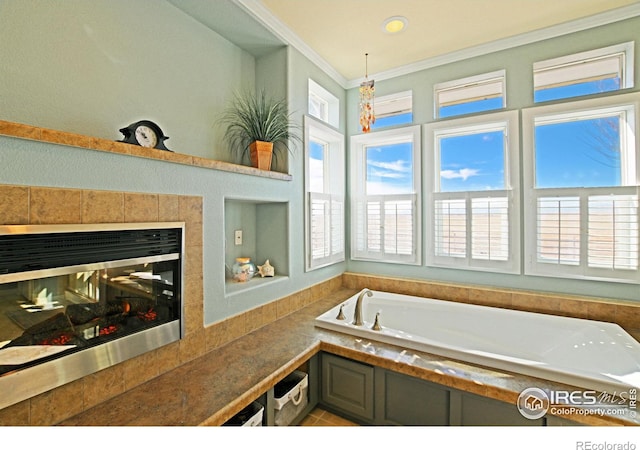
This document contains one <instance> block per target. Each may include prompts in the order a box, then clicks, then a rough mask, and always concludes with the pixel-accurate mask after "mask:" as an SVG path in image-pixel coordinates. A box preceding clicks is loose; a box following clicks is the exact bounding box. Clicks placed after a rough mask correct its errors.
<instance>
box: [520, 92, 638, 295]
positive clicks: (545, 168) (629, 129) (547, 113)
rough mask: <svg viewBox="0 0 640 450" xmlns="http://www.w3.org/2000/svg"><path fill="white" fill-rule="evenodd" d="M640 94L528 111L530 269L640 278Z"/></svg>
mask: <svg viewBox="0 0 640 450" xmlns="http://www.w3.org/2000/svg"><path fill="white" fill-rule="evenodd" d="M638 107H640V95H638V94H630V95H617V96H610V97H606V98H601V99H592V100H583V101H577V102H572V103H564V104H556V105H548V106H539V107H536V108H531V109H528V110H524V111H523V133H524V143H525V148H524V150H525V163H524V167H525V168H526V169H527V170H526V171H525V186H526V187H530V188H531V189H527V191H526V192H527V195H526V196H525V201H526V204H527V205H528V206H529V207H528V208H526V211H525V220H526V222H525V230H526V235H527V242H526V243H525V245H526V247H525V248H526V250H525V251H526V261H527V267H526V272H527V273H530V274H539V275H548V276H558V277H572V278H585V279H601V280H609V281H611V280H617V281H624V282H634V283H638V282H640V276H639V273H640V272H639V270H638V269H639V267H638V265H639V242H638V240H639V234H638V233H639V227H638V223H639V216H638V212H639V211H640V209H639V206H638V194H639V183H638V173H639V172H640V170H639V169H638V164H639V158H638V137H637V130H638Z"/></svg>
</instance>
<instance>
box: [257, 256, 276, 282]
mask: <svg viewBox="0 0 640 450" xmlns="http://www.w3.org/2000/svg"><path fill="white" fill-rule="evenodd" d="M258 273H259V274H260V276H261V277H262V278H264V277H272V276H274V275H275V274H276V270H275V269H274V268H273V266H272V265H271V264H269V260H268V259H267V260H266V261H265V263H264V264H263V265H261V266H258Z"/></svg>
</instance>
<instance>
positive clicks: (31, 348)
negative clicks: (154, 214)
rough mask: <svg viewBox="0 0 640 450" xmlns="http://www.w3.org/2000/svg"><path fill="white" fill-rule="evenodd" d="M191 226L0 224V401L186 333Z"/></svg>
mask: <svg viewBox="0 0 640 450" xmlns="http://www.w3.org/2000/svg"><path fill="white" fill-rule="evenodd" d="M183 235H184V223H181V222H180V223H178V222H170V223H138V224H98V225H28V226H19V225H8V226H0V392H2V395H1V396H0V409H2V408H4V407H6V406H9V405H11V404H14V403H17V402H19V401H22V400H24V399H27V398H30V397H32V396H34V395H37V394H40V393H42V392H45V391H47V390H50V389H53V388H55V387H57V386H61V385H63V384H65V383H68V382H70V381H73V380H76V379H79V378H81V377H83V376H85V375H88V374H90V373H94V372H97V371H99V370H102V369H104V368H107V367H109V366H112V365H114V364H117V363H119V362H122V361H124V360H126V359H129V358H133V357H135V356H137V355H140V354H142V353H144V352H147V351H150V350H152V349H155V348H158V347H161V346H163V345H166V344H168V343H171V342H174V341H177V340H179V339H180V337H181V335H182V333H183V328H182V320H181V318H182V316H183V314H182V278H183V276H182V266H183V258H182V249H183Z"/></svg>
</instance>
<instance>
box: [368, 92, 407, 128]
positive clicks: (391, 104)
mask: <svg viewBox="0 0 640 450" xmlns="http://www.w3.org/2000/svg"><path fill="white" fill-rule="evenodd" d="M375 114H376V121H375V123H374V124H373V125H372V126H371V129H379V128H383V127H389V126H393V125H408V124H410V123H411V122H413V93H412V92H411V91H406V92H400V93H397V94H391V95H385V96H383V97H378V98H376V99H375Z"/></svg>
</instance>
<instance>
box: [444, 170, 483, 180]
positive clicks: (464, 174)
mask: <svg viewBox="0 0 640 450" xmlns="http://www.w3.org/2000/svg"><path fill="white" fill-rule="evenodd" d="M479 173H480V171H479V170H478V169H468V168H465V169H460V170H442V171H440V176H441V177H442V178H446V179H447V180H453V179H455V178H461V179H462V181H466V180H467V178H469V177H475V176H476V175H478V174H479Z"/></svg>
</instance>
